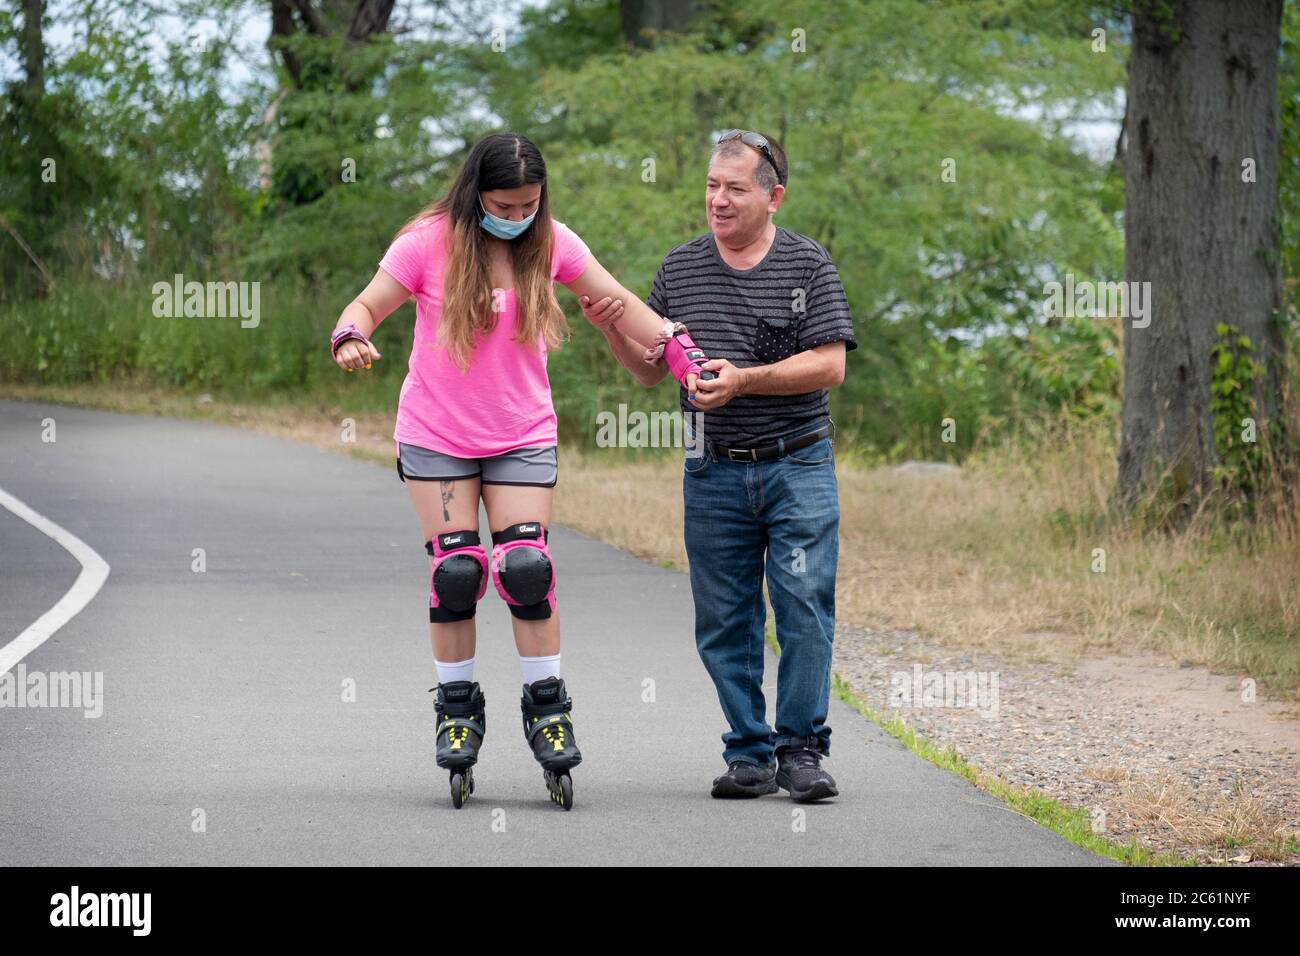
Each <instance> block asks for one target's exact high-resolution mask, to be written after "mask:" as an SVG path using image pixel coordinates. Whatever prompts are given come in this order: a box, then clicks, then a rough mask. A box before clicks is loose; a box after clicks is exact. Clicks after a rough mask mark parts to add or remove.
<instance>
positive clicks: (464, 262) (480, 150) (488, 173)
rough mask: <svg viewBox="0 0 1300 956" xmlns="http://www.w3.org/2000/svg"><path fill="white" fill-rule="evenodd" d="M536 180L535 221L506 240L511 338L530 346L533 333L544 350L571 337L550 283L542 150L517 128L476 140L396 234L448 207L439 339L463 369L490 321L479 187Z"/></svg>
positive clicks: (481, 189)
mask: <svg viewBox="0 0 1300 956" xmlns="http://www.w3.org/2000/svg"><path fill="white" fill-rule="evenodd" d="M532 183H541V184H542V194H541V198H540V199H539V200H538V203H537V215H536V218H534V219H533V224H532V225H531V226H529V227H528V229H527V231H525V232H524V233H523V235H521V236H519V237H518V238H517V239H512V240H511V241H510V264H511V269H512V270H513V272H514V281H515V302H516V306H517V308H518V310H519V332H518V334H516V335H515V337H514V341H515V342H518V343H519V344H520V345H526V346H527V347H529V348H535V347H536V342H537V337H538V335H539V334H540V335H542V336H543V341H545V343H546V347H547V348H548V349H553V348H555V347H556V346H558V345H559V344H560V343H561V342H563V341H565V340H566V339H567V338H568V337H569V325H568V322H567V321H566V320H565V318H564V312H563V311H562V310H561V309H560V304H559V302H557V301H556V300H555V291H554V289H553V288H552V286H551V228H552V227H551V215H550V206H549V202H548V200H547V196H546V162H545V161H544V160H543V159H542V154H541V151H540V150H538V148H537V147H536V145H534V144H533V142H532V140H530V139H529V138H528V137H527V136H522V135H520V134H519V133H493V134H492V135H490V136H485V137H484V138H483V139H481V140H479V141H478V142H477V143H475V144H474V148H473V149H471V150H470V152H469V156H468V157H466V159H465V163H464V165H462V166H461V168H460V173H459V175H457V177H456V182H455V183H454V184H453V185H452V187H451V190H450V192H448V193H447V195H445V196H443V197H442V198H441V199H439V200H437V201H436V202H434V203H433V204H431V205H429V206H427V207H425V208H424V209H422V210H420V212H419V213H418V214H417V215H415V216H414V217H412V219H411V220H410V221H409V222H408V223H406V225H404V226H403V227H402V228H401V229H400V230H398V233H397V235H399V236H400V235H401V234H402V233H404V232H407V231H409V230H410V229H412V228H414V227H415V226H416V224H417V223H419V222H420V221H421V220H424V219H427V218H428V217H430V216H436V215H440V214H443V213H446V214H447V216H448V217H449V218H448V224H447V225H448V235H449V237H450V243H451V249H450V256H449V258H448V260H447V272H446V276H445V278H444V280H443V299H442V319H441V321H440V322H439V325H438V338H439V340H440V341H441V342H442V343H443V344H444V345H446V346H447V349H448V351H449V352H450V354H451V357H452V359H453V361H455V362H456V364H457V365H459V366H460V368H461V371H465V370H466V369H468V368H469V357H470V354H471V353H472V352H473V351H474V345H475V336H476V335H477V334H478V333H480V332H482V333H487V332H489V331H491V330H492V329H493V328H495V326H496V322H497V315H498V313H496V312H494V311H492V281H491V278H490V270H489V268H488V239H487V235H486V234H485V233H484V231H483V229H482V227H481V226H480V225H479V223H480V221H481V220H482V218H483V216H482V211H481V210H480V205H479V193H480V192H491V191H492V190H494V189H517V188H519V187H520V186H524V185H529V184H532Z"/></svg>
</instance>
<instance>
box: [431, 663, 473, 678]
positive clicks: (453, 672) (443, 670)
mask: <svg viewBox="0 0 1300 956" xmlns="http://www.w3.org/2000/svg"><path fill="white" fill-rule="evenodd" d="M433 663H434V665H435V666H436V667H437V668H438V683H440V684H450V683H451V682H452V681H454V680H469V681H472V680H473V679H474V658H472V657H471V658H470V659H469V660H467V661H450V662H449V661H440V660H438V659H437V658H434V660H433Z"/></svg>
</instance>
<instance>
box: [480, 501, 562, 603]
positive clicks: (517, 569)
mask: <svg viewBox="0 0 1300 956" xmlns="http://www.w3.org/2000/svg"><path fill="white" fill-rule="evenodd" d="M549 537H550V532H549V531H547V530H546V528H545V527H544V526H543V525H542V523H541V522H540V521H525V522H523V523H521V524H516V525H511V526H510V527H509V528H506V529H505V530H503V531H497V532H494V533H493V535H492V583H493V584H495V585H496V589H497V593H499V594H500V595H501V597H502V598H504V599H505V602H506V604H507V605H508V606H509V607H510V613H511V614H513V615H514V616H515V617H517V618H519V619H521V620H525V621H542V620H545V619H546V618H548V617H550V616H551V615H552V614H553V613H554V612H555V565H554V563H553V562H552V561H551V552H550V551H549V550H548V549H547V547H546V544H547V539H548V538H549Z"/></svg>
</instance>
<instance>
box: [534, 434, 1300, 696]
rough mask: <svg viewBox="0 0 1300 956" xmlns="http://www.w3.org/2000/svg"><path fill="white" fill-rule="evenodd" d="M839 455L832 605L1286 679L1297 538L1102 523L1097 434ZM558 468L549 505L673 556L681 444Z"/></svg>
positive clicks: (964, 632)
mask: <svg viewBox="0 0 1300 956" xmlns="http://www.w3.org/2000/svg"><path fill="white" fill-rule="evenodd" d="M851 458H852V456H850V455H843V456H841V458H840V461H839V471H838V473H839V479H840V501H841V523H840V533H841V548H840V575H839V592H838V597H837V602H838V614H839V616H840V618H841V619H842V620H846V621H849V622H851V623H854V624H858V625H862V626H867V627H873V628H897V629H907V630H915V631H918V632H920V633H922V634H923V635H925V636H927V637H928V638H932V639H935V640H938V641H940V642H942V643H945V644H947V645H949V646H953V647H966V648H970V649H972V650H982V651H988V652H994V653H1000V654H1002V655H1004V656H1006V657H1008V658H1009V659H1011V660H1015V659H1017V658H1025V659H1034V660H1048V661H1059V662H1061V663H1063V664H1069V663H1073V662H1075V661H1077V660H1078V658H1079V657H1081V656H1085V655H1086V656H1091V655H1094V654H1098V653H1117V652H1133V651H1139V650H1146V651H1157V652H1163V653H1168V654H1170V655H1171V656H1173V657H1174V658H1175V659H1177V660H1179V661H1182V662H1188V663H1198V664H1206V665H1209V666H1211V667H1218V668H1227V669H1233V670H1235V671H1237V672H1240V673H1245V674H1249V675H1251V676H1254V677H1256V679H1257V680H1259V681H1260V683H1261V685H1262V686H1268V687H1269V688H1270V689H1271V690H1272V691H1273V692H1275V693H1280V694H1282V695H1286V696H1295V694H1296V692H1297V690H1298V689H1300V641H1298V640H1297V638H1300V541H1297V539H1296V537H1295V536H1294V535H1292V534H1290V533H1287V532H1286V531H1285V530H1282V531H1278V530H1276V529H1273V530H1270V529H1268V528H1264V529H1257V531H1256V533H1255V534H1254V536H1253V538H1250V539H1247V538H1246V537H1245V536H1244V535H1242V534H1238V533H1235V532H1225V531H1223V530H1222V529H1220V528H1218V527H1216V526H1215V525H1214V524H1213V523H1212V522H1211V521H1209V520H1208V519H1207V520H1203V521H1198V522H1196V523H1194V524H1193V525H1192V527H1190V528H1189V529H1188V530H1186V531H1184V532H1182V533H1179V534H1157V533H1146V534H1142V533H1139V532H1137V531H1135V530H1133V529H1132V528H1130V527H1127V526H1125V525H1123V524H1122V523H1118V522H1108V521H1107V520H1106V514H1107V507H1108V502H1109V498H1110V492H1111V489H1112V487H1113V484H1114V478H1115V454H1114V448H1113V445H1112V443H1111V442H1110V441H1109V439H1108V438H1107V436H1105V435H1103V434H1100V433H1098V432H1096V431H1092V432H1077V433H1074V434H1069V435H1063V436H1059V437H1058V438H1057V439H1056V440H1054V441H1052V440H1048V441H1045V442H1041V443H1040V444H1038V446H1037V450H1036V451H1034V452H1032V453H1029V452H1024V451H1016V450H1013V449H1001V450H996V451H990V452H988V453H986V454H984V455H981V456H976V457H975V458H973V459H972V460H971V461H969V462H968V463H967V465H966V466H965V467H964V468H963V469H962V470H961V472H960V473H959V474H955V475H946V476H929V477H923V476H917V475H903V474H897V473H895V472H894V470H893V469H890V468H870V467H864V466H862V465H860V464H857V463H855V462H854V461H852V460H851ZM561 467H562V468H563V480H562V481H561V483H560V486H559V487H560V491H559V493H558V494H557V496H556V502H557V514H556V518H557V520H558V521H560V522H561V523H564V524H568V525H569V526H571V527H574V528H576V529H578V530H580V531H583V532H584V533H586V534H590V535H592V536H593V537H598V538H601V539H602V540H605V541H609V542H610V543H612V544H614V545H616V546H618V547H620V548H623V549H624V550H627V551H629V552H631V553H633V554H636V555H638V556H640V557H643V558H646V559H648V560H652V561H655V562H657V563H661V564H664V563H671V566H674V567H685V561H686V555H685V551H684V549H683V547H682V542H681V527H682V502H681V494H682V491H681V482H682V473H681V462H680V452H665V453H663V455H662V456H659V457H656V458H638V459H629V458H628V457H627V456H626V455H625V454H623V453H620V452H618V451H615V450H610V451H605V452H589V453H586V454H579V453H576V452H574V451H571V450H566V452H565V455H564V463H563V465H562V466H561ZM651 502H653V505H652V506H651V505H650V503H651ZM1094 549H1102V550H1103V551H1104V557H1105V570H1104V571H1101V572H1097V571H1094V570H1093V567H1094V561H1095V560H1096V559H1095V557H1094Z"/></svg>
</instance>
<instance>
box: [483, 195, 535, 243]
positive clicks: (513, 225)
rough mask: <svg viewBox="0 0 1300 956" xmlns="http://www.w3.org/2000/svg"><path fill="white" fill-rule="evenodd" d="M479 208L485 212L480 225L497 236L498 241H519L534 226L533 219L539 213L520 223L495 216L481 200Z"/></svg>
mask: <svg viewBox="0 0 1300 956" xmlns="http://www.w3.org/2000/svg"><path fill="white" fill-rule="evenodd" d="M479 208H480V209H482V210H483V219H482V221H481V222H480V223H479V225H481V226H482V227H483V228H484V229H486V230H487V231H488V232H490V233H491V234H492V235H494V236H496V237H497V238H498V239H517V238H518V237H519V236H522V235H523V234H524V232H525V231H526V230H527V229H528V227H529V226H531V225H532V224H533V219H535V218H536V216H537V213H533V214H532V215H531V216H529V217H528V218H527V219H523V220H521V221H519V222H513V221H511V220H509V219H502V218H501V217H500V216H494V215H492V213H490V212H488V211H487V209H486V208H484V206H483V200H481V199H480V200H479Z"/></svg>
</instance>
